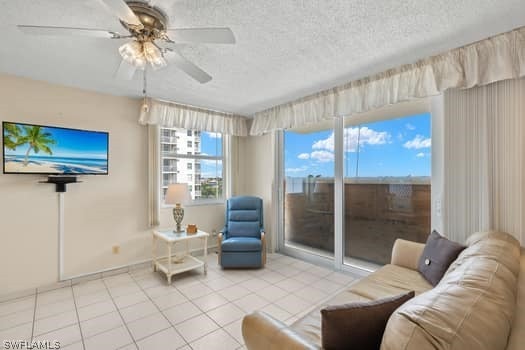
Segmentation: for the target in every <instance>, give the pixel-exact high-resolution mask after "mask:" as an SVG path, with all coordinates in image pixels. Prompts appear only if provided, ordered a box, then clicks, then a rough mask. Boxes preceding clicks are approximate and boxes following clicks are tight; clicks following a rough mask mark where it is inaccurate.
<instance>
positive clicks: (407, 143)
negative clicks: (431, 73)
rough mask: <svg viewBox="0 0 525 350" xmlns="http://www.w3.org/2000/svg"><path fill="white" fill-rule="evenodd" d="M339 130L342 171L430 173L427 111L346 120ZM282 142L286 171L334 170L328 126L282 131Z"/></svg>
mask: <svg viewBox="0 0 525 350" xmlns="http://www.w3.org/2000/svg"><path fill="white" fill-rule="evenodd" d="M344 135H345V136H344V144H345V164H344V173H345V177H356V175H357V176H359V177H383V176H396V177H404V176H409V175H411V176H430V165H431V161H430V153H431V152H430V147H431V140H430V114H429V113H426V114H419V115H413V116H408V117H402V118H397V119H390V120H385V121H380V122H374V123H368V124H362V125H360V126H359V127H358V126H357V125H356V126H349V127H346V128H345V131H344ZM358 139H359V147H358ZM284 143H285V146H284V148H285V175H286V176H288V177H306V176H308V175H314V176H317V175H321V176H322V177H333V176H334V134H333V131H332V130H327V131H318V132H313V133H309V134H299V133H295V132H293V131H286V132H285V141H284ZM358 159H359V162H358V161H357V160H358ZM357 165H358V166H357ZM357 168H358V169H357ZM356 173H357V174H356Z"/></svg>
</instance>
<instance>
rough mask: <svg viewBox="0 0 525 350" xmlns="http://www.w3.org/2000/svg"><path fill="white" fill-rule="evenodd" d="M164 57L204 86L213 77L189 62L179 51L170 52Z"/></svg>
mask: <svg viewBox="0 0 525 350" xmlns="http://www.w3.org/2000/svg"><path fill="white" fill-rule="evenodd" d="M164 55H165V57H166V59H167V60H168V61H169V62H173V63H174V64H175V65H176V66H177V67H178V68H179V69H180V70H182V71H184V72H185V73H186V74H188V75H189V76H190V77H192V78H193V79H195V80H197V81H198V82H199V83H201V84H204V83H207V82H209V81H210V80H211V76H210V75H209V74H208V73H206V72H205V71H203V70H202V69H200V68H199V67H197V66H196V65H195V64H193V63H192V62H190V61H188V59H186V58H185V57H184V56H182V55H181V54H180V53H179V52H178V51H176V50H169V51H168V52H166V53H165V54H164Z"/></svg>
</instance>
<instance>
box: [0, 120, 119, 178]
mask: <svg viewBox="0 0 525 350" xmlns="http://www.w3.org/2000/svg"><path fill="white" fill-rule="evenodd" d="M2 135H3V148H2V149H3V161H4V174H45V175H52V174H57V175H59V174H61V175H97V174H100V175H107V174H108V148H109V134H108V133H107V132H99V131H87V130H77V129H67V128H59V127H53V126H42V125H32V124H23V123H11V122H2Z"/></svg>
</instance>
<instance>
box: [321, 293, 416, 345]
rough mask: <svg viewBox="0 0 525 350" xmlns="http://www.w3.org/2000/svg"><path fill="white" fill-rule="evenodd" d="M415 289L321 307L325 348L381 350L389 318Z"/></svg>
mask: <svg viewBox="0 0 525 350" xmlns="http://www.w3.org/2000/svg"><path fill="white" fill-rule="evenodd" d="M413 297H414V291H410V292H406V293H403V294H400V295H396V296H393V297H388V298H383V299H377V300H373V301H365V302H354V303H349V304H343V305H336V306H328V307H326V308H324V309H322V310H321V315H322V316H321V317H322V321H321V322H322V323H321V328H322V345H323V349H326V350H335V349H345V350H354V349H355V350H378V349H379V347H380V345H381V338H382V337H383V332H384V331H385V326H386V323H387V321H388V318H389V317H390V315H391V314H392V312H394V310H395V309H397V308H398V307H399V306H401V305H402V304H403V303H405V302H406V301H407V300H409V299H411V298H413Z"/></svg>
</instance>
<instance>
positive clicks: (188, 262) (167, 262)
mask: <svg viewBox="0 0 525 350" xmlns="http://www.w3.org/2000/svg"><path fill="white" fill-rule="evenodd" d="M209 236H210V235H209V234H208V233H206V232H204V231H200V230H199V231H197V233H186V232H181V233H177V232H174V230H173V229H163V230H154V231H153V247H152V255H153V271H157V270H160V271H162V272H163V273H165V274H166V278H167V280H168V284H171V276H173V275H175V274H177V273H181V272H186V271H190V270H193V269H197V268H200V267H203V268H204V274H206V273H207V272H208V259H207V256H208V237H209ZM193 239H200V240H203V241H204V261H201V260H199V259H197V258H195V257H193V256H191V255H190V251H189V242H190V241H191V240H193ZM159 240H160V241H161V242H163V243H165V244H166V246H167V248H168V256H167V257H160V258H159V257H158V256H157V246H158V241H159ZM183 242H185V243H186V249H185V252H184V255H183V257H182V258H179V259H176V258H174V257H173V256H172V248H173V247H174V245H175V244H176V243H183Z"/></svg>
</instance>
